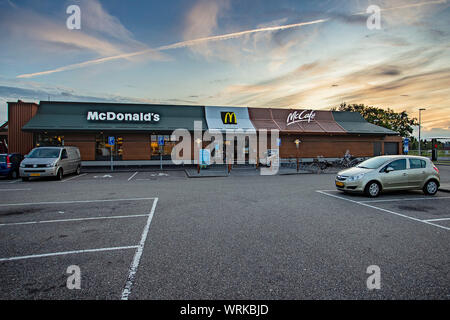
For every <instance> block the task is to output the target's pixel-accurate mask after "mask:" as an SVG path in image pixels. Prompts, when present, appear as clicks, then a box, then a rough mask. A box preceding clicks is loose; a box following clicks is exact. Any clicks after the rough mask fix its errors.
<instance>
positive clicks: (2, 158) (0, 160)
mask: <svg viewBox="0 0 450 320" xmlns="http://www.w3.org/2000/svg"><path fill="white" fill-rule="evenodd" d="M0 162H6V154H1V155H0Z"/></svg>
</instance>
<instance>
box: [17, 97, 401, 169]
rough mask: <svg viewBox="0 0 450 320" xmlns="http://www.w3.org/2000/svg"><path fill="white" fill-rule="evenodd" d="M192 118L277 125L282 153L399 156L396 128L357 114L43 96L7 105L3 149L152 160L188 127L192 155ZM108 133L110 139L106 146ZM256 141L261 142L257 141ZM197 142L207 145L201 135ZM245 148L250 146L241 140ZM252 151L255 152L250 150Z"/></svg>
mask: <svg viewBox="0 0 450 320" xmlns="http://www.w3.org/2000/svg"><path fill="white" fill-rule="evenodd" d="M195 123H196V125H197V127H198V126H199V127H200V128H201V130H202V131H203V132H205V131H207V130H208V131H214V132H218V133H223V134H224V145H225V146H224V147H223V149H222V148H220V149H219V148H218V149H217V150H216V152H224V153H225V149H226V146H227V145H231V144H233V143H235V141H227V140H226V133H230V132H233V131H235V132H247V133H250V132H254V133H256V137H257V139H258V140H259V139H260V132H261V131H265V130H267V132H268V134H269V138H268V144H269V145H268V146H267V148H268V149H274V148H275V146H274V145H273V144H272V145H270V143H271V139H270V133H271V130H277V131H278V134H279V139H278V140H277V145H278V147H279V155H280V158H282V159H283V158H297V157H299V158H314V157H317V156H323V157H324V158H342V157H343V156H344V154H345V152H346V151H347V150H349V152H350V153H351V154H352V155H353V156H357V157H370V156H376V155H383V154H399V153H400V152H401V149H402V148H401V143H402V138H401V137H400V136H399V134H398V133H396V132H394V131H391V130H388V129H386V128H382V127H379V126H376V125H373V124H371V123H368V122H366V121H365V120H364V119H363V117H362V116H361V115H360V114H359V113H355V112H341V111H323V110H304V109H275V108H247V107H224V106H220V107H216V106H188V105H158V104H118V103H91V102H57V101H51V102H50V101H41V102H40V103H39V104H36V103H27V102H22V101H20V100H19V101H18V102H9V103H8V139H9V152H19V153H21V154H27V153H28V152H29V151H30V150H31V149H32V148H34V147H37V146H49V145H65V146H77V147H78V148H79V149H80V153H81V157H82V160H83V163H84V164H87V165H95V164H98V165H101V164H104V163H106V162H107V161H110V159H111V156H112V158H113V160H114V161H115V162H117V163H119V162H120V163H127V162H129V163H130V164H152V163H153V162H155V163H159V161H160V160H161V159H162V160H164V161H167V162H170V160H171V153H172V149H173V148H174V147H175V146H176V145H177V143H179V139H178V137H177V136H176V135H174V134H173V133H174V130H176V129H184V130H185V131H187V132H190V133H192V138H191V141H190V143H191V146H192V148H191V152H190V154H191V155H190V158H191V159H192V160H194V159H196V157H195V156H194V155H195V151H194V150H196V149H195V144H196V141H195V138H194V134H193V133H194V129H195V127H194V126H195ZM109 137H114V140H115V145H114V147H111V146H110V145H109V144H108V139H109ZM258 142H259V141H258ZM201 144H202V147H205V146H207V145H209V144H210V142H209V141H203V142H202V143H201ZM243 147H244V150H245V151H244V152H245V153H246V154H248V153H250V152H251V150H249V148H250V147H252V145H250V144H249V142H248V140H246V142H245V145H244V146H243ZM254 151H255V150H254Z"/></svg>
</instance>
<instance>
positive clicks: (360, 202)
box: [316, 190, 450, 230]
mask: <svg viewBox="0 0 450 320" xmlns="http://www.w3.org/2000/svg"><path fill="white" fill-rule="evenodd" d="M316 192H319V193H321V194H325V195H327V196H330V197H334V198H337V199H341V200H345V201H349V202H353V203H356V204H359V205H362V206H366V207H369V208H373V209H377V210H380V211H384V212H387V213H390V214H393V215H396V216H400V217H403V218H406V219H411V220H414V221H418V222H422V223H425V224H429V225H432V226H435V227H438V228H442V229H445V230H450V228H447V227H444V226H441V225H438V224H435V223H431V222H428V221H427V220H420V219H417V218H413V217H410V216H406V215H404V214H401V213H398V212H394V211H392V210H387V209H384V208H379V207H375V206H372V205H370V204H367V203H364V202H362V201H355V200H351V199H347V198H344V197H339V196H336V195H334V194H329V193H326V192H324V191H321V190H316Z"/></svg>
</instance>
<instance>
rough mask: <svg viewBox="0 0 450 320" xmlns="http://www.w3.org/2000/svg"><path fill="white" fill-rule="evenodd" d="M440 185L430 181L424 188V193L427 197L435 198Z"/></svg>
mask: <svg viewBox="0 0 450 320" xmlns="http://www.w3.org/2000/svg"><path fill="white" fill-rule="evenodd" d="M438 188H439V187H438V184H437V182H436V181H434V180H430V181H428V182H427V183H426V184H425V186H424V187H423V192H424V193H425V194H427V195H430V196H434V195H435V194H436V192H437V191H438Z"/></svg>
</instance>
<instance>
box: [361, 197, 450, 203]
mask: <svg viewBox="0 0 450 320" xmlns="http://www.w3.org/2000/svg"><path fill="white" fill-rule="evenodd" d="M439 199H450V197H426V198H425V197H423V198H397V199H382V200H364V201H360V202H361V203H369V202H389V201H414V200H439Z"/></svg>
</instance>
